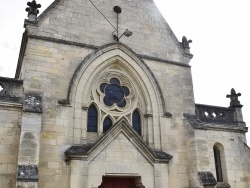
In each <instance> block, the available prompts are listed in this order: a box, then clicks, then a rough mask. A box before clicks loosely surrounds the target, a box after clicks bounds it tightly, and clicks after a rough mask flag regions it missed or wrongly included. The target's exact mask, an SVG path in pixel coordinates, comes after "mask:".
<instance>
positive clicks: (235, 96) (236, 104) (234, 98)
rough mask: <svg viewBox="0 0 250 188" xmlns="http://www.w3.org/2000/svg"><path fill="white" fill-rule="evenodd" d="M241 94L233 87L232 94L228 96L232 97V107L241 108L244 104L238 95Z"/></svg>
mask: <svg viewBox="0 0 250 188" xmlns="http://www.w3.org/2000/svg"><path fill="white" fill-rule="evenodd" d="M239 96H241V93H237V94H236V92H235V89H234V88H232V89H231V95H227V96H226V97H227V98H230V100H231V102H230V107H232V108H241V107H242V105H241V104H240V101H239V100H238V97H239Z"/></svg>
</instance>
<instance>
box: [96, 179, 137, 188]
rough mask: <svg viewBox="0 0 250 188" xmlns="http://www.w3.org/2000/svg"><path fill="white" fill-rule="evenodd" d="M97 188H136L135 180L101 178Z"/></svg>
mask: <svg viewBox="0 0 250 188" xmlns="http://www.w3.org/2000/svg"><path fill="white" fill-rule="evenodd" d="M98 188H137V187H136V185H135V178H125V177H124V178H123V177H103V178H102V184H101V185H100V186H99V187H98Z"/></svg>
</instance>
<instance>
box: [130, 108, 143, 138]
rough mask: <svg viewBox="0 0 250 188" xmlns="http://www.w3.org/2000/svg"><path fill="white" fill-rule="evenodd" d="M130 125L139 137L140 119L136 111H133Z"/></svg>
mask: <svg viewBox="0 0 250 188" xmlns="http://www.w3.org/2000/svg"><path fill="white" fill-rule="evenodd" d="M132 125H133V129H134V130H135V131H136V132H137V133H138V134H139V135H140V136H141V117H140V113H139V112H138V110H135V111H134V112H133V116H132Z"/></svg>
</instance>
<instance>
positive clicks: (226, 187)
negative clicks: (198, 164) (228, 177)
mask: <svg viewBox="0 0 250 188" xmlns="http://www.w3.org/2000/svg"><path fill="white" fill-rule="evenodd" d="M216 187H217V188H230V187H231V186H230V185H229V184H228V183H225V182H217V185H216Z"/></svg>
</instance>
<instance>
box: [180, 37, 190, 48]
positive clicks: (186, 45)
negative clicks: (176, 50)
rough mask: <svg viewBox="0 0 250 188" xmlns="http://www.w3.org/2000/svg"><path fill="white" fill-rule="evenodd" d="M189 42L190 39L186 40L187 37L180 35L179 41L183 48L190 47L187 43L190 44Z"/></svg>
mask: <svg viewBox="0 0 250 188" xmlns="http://www.w3.org/2000/svg"><path fill="white" fill-rule="evenodd" d="M190 43H192V40H187V37H185V36H183V37H182V42H181V44H182V47H183V48H184V49H190V47H189V44H190Z"/></svg>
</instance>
